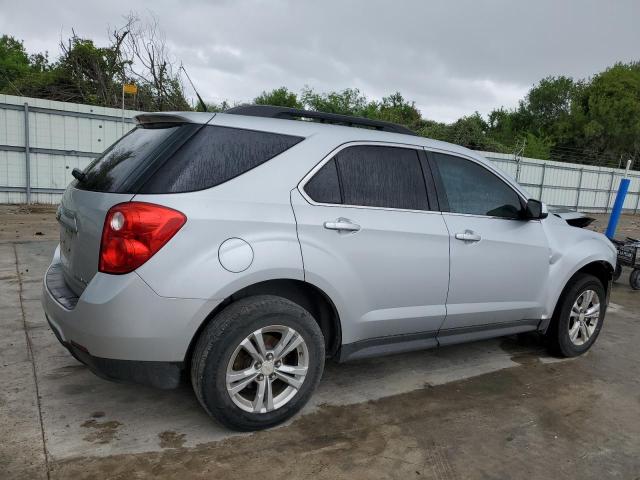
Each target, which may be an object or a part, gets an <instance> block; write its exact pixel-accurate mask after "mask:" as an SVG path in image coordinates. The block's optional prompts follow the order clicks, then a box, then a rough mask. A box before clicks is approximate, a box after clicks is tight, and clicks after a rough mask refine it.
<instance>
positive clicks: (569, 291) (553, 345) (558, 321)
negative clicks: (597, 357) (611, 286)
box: [546, 273, 606, 357]
mask: <svg viewBox="0 0 640 480" xmlns="http://www.w3.org/2000/svg"><path fill="white" fill-rule="evenodd" d="M605 302H606V292H605V289H604V286H603V285H602V283H601V282H600V280H598V279H597V278H596V277H594V276H593V275H588V274H583V273H579V274H577V275H575V276H574V277H573V279H572V280H571V281H570V283H569V284H568V285H567V286H566V287H565V290H564V292H563V293H562V295H561V296H560V300H559V302H558V306H557V307H556V311H555V313H554V316H553V319H552V321H551V325H550V326H549V330H548V331H547V333H546V337H547V340H548V343H549V347H550V349H551V351H552V352H553V353H555V354H558V355H561V356H563V357H576V356H578V355H582V354H583V353H584V352H586V351H587V350H589V348H591V346H592V345H593V343H594V342H595V341H596V338H597V337H598V335H599V333H600V330H601V329H602V323H603V321H604V315H605V311H606V303H605Z"/></svg>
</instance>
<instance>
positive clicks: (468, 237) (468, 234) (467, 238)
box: [456, 230, 482, 242]
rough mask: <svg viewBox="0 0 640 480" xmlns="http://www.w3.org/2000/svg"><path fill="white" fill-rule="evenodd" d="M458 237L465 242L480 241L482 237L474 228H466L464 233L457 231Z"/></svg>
mask: <svg viewBox="0 0 640 480" xmlns="http://www.w3.org/2000/svg"><path fill="white" fill-rule="evenodd" d="M456 239H457V240H462V241H463V242H479V241H480V240H481V239H482V237H481V236H480V235H478V234H477V233H474V232H473V230H465V231H464V233H456Z"/></svg>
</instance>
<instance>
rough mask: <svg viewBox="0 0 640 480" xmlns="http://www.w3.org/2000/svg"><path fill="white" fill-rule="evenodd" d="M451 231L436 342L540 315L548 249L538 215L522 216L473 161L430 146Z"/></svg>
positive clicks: (532, 323) (520, 327) (514, 200)
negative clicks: (444, 297)
mask: <svg viewBox="0 0 640 480" xmlns="http://www.w3.org/2000/svg"><path fill="white" fill-rule="evenodd" d="M430 158H431V160H432V167H433V172H434V176H435V178H436V185H437V186H438V187H439V192H438V194H439V199H440V205H441V207H442V210H443V218H444V221H445V222H446V224H447V227H448V230H449V232H450V235H451V267H450V283H449V296H448V299H447V318H446V321H445V322H444V324H443V326H442V329H441V331H440V333H439V334H438V340H439V341H440V343H441V344H447V343H454V342H460V341H466V340H471V339H474V338H483V337H490V336H494V335H496V334H507V333H515V332H521V331H526V330H533V329H535V328H536V327H537V325H538V323H539V321H540V319H541V316H542V315H543V313H544V298H545V295H544V294H545V289H546V280H547V275H548V272H549V248H548V245H547V241H546V237H545V235H544V232H543V229H542V225H541V223H540V221H538V220H529V221H527V220H522V219H521V211H522V201H521V199H520V196H519V194H518V193H517V192H516V191H515V190H514V189H513V187H511V186H510V185H509V184H508V183H506V182H505V181H504V180H503V179H502V178H500V177H499V176H498V175H496V173H494V172H493V171H491V170H489V169H488V168H487V167H485V166H484V165H482V164H481V163H479V162H476V161H475V160H472V159H469V158H462V157H459V156H455V155H448V154H444V153H437V152H431V153H430Z"/></svg>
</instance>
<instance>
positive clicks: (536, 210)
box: [524, 198, 549, 220]
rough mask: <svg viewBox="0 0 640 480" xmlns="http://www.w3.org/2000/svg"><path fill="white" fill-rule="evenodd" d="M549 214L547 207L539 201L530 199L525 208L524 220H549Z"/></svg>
mask: <svg viewBox="0 0 640 480" xmlns="http://www.w3.org/2000/svg"><path fill="white" fill-rule="evenodd" d="M548 215H549V212H548V211H547V206H546V205H545V204H544V203H542V202H541V201H539V200H535V199H533V198H530V199H529V200H527V206H526V207H525V212H524V218H525V219H527V220H541V219H543V218H547V216H548Z"/></svg>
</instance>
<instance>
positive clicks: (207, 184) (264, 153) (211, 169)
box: [140, 125, 303, 193]
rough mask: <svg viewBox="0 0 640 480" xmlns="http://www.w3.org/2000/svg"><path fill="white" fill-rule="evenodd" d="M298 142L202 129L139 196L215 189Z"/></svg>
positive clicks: (275, 136) (267, 135)
mask: <svg viewBox="0 0 640 480" xmlns="http://www.w3.org/2000/svg"><path fill="white" fill-rule="evenodd" d="M302 140H303V138H302V137H296V136H291V135H282V134H278V133H271V132H259V131H254V130H245V129H239V128H229V127H219V126H212V125H209V126H205V127H203V128H201V129H200V130H199V131H198V133H196V134H195V135H194V136H193V137H192V138H191V139H189V141H188V142H187V143H185V144H184V145H182V147H180V149H178V151H177V152H175V153H174V154H173V155H172V156H171V157H170V158H169V159H168V160H167V161H166V162H165V163H164V164H163V165H162V166H161V167H160V168H159V169H158V170H157V171H156V172H155V173H154V174H153V176H152V177H151V178H150V179H149V181H147V183H146V184H145V185H144V186H143V187H142V189H141V191H140V193H180V192H192V191H196V190H203V189H205V188H211V187H215V186H216V185H220V184H221V183H224V182H226V181H228V180H231V179H232V178H235V177H237V176H238V175H241V174H243V173H245V172H247V171H249V170H251V169H253V168H255V167H257V166H258V165H261V164H263V163H265V162H267V161H268V160H270V159H272V158H274V157H275V156H277V155H279V154H281V153H282V152H284V151H285V150H288V149H289V148H291V147H293V146H294V145H296V144H297V143H299V142H301V141H302Z"/></svg>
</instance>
